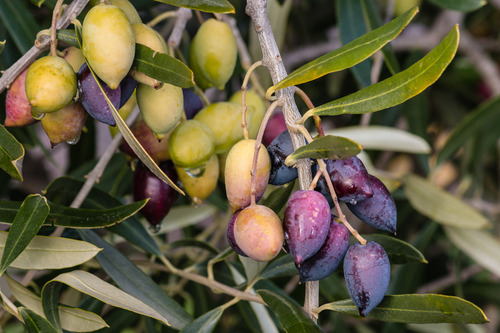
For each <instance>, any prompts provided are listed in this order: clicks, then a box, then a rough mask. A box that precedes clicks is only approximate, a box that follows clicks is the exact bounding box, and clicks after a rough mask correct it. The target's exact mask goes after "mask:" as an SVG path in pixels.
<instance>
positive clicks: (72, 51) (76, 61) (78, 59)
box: [62, 46, 85, 73]
mask: <svg viewBox="0 0 500 333" xmlns="http://www.w3.org/2000/svg"><path fill="white" fill-rule="evenodd" d="M62 53H63V58H64V60H66V61H67V62H69V64H70V65H71V67H73V70H74V71H75V73H78V71H79V70H80V68H81V67H82V65H83V63H84V62H85V57H84V56H83V52H82V50H81V49H79V48H77V47H74V46H70V47H67V48H65V49H64V50H63V51H62Z"/></svg>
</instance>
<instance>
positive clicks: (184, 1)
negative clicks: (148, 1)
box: [156, 0, 234, 13]
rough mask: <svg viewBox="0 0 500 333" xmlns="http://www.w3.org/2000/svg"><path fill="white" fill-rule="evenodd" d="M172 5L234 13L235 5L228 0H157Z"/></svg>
mask: <svg viewBox="0 0 500 333" xmlns="http://www.w3.org/2000/svg"><path fill="white" fill-rule="evenodd" d="M156 1H158V2H163V3H167V4H169V5H172V6H177V7H184V8H189V9H195V10H200V11H202V12H208V13H234V7H233V5H231V3H230V2H229V1H227V0H156Z"/></svg>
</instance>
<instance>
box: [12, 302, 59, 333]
mask: <svg viewBox="0 0 500 333" xmlns="http://www.w3.org/2000/svg"><path fill="white" fill-rule="evenodd" d="M19 313H20V314H21V316H22V317H23V320H24V326H25V328H26V332H29V333H34V332H41V333H57V330H56V329H55V328H54V326H52V325H51V324H50V323H49V322H48V321H47V319H45V318H44V317H42V316H40V315H39V314H37V313H36V312H34V311H31V310H30V309H26V308H24V307H21V308H19Z"/></svg>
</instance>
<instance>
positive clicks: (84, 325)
mask: <svg viewBox="0 0 500 333" xmlns="http://www.w3.org/2000/svg"><path fill="white" fill-rule="evenodd" d="M6 277H7V279H6V281H7V284H8V286H9V290H10V292H11V293H12V295H13V296H14V297H15V299H16V300H17V301H19V303H21V304H22V305H24V306H25V307H26V308H29V309H30V310H32V311H33V312H35V313H36V314H38V315H40V316H43V315H44V314H43V307H42V300H41V299H40V297H39V296H37V295H35V294H34V293H32V292H31V291H30V290H28V289H27V288H26V287H24V286H23V285H21V284H20V283H19V282H17V281H15V280H14V279H13V278H11V277H9V276H8V275H7V276H6ZM59 317H60V318H61V327H62V328H63V329H64V330H66V331H69V332H90V331H95V330H98V329H101V328H104V327H108V325H107V324H106V322H105V321H104V320H103V319H102V318H101V317H100V316H98V315H96V314H95V313H93V312H89V311H85V310H82V309H78V308H72V307H67V306H59Z"/></svg>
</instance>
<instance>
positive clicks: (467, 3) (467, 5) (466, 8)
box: [429, 0, 486, 12]
mask: <svg viewBox="0 0 500 333" xmlns="http://www.w3.org/2000/svg"><path fill="white" fill-rule="evenodd" d="M429 2H432V3H433V4H435V5H437V6H439V7H441V8H443V9H450V10H457V11H461V12H470V11H473V10H476V9H479V8H481V7H482V6H484V5H485V4H486V0H429Z"/></svg>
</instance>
